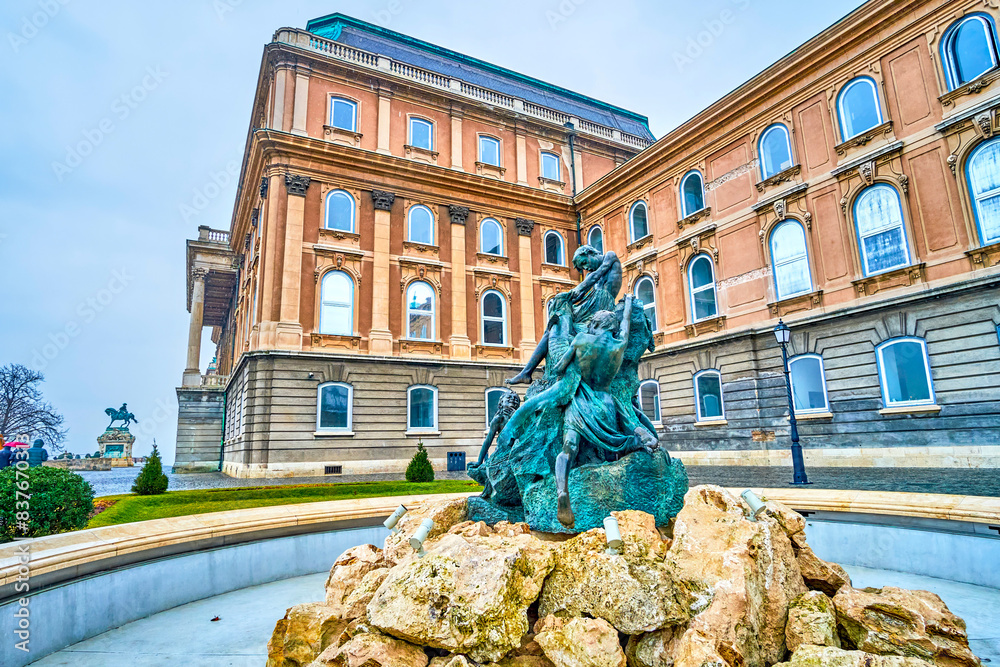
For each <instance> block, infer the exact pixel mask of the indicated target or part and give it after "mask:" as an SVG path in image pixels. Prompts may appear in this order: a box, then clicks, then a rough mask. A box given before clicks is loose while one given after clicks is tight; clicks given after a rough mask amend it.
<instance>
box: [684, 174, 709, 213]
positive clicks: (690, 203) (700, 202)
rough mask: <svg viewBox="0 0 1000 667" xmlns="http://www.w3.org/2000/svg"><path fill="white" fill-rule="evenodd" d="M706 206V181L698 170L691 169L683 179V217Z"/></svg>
mask: <svg viewBox="0 0 1000 667" xmlns="http://www.w3.org/2000/svg"><path fill="white" fill-rule="evenodd" d="M703 208H705V181H704V180H703V179H702V177H701V174H700V173H699V172H698V171H689V172H688V173H686V174H685V175H684V178H682V179H681V217H683V218H686V217H688V216H689V215H691V214H692V213H697V212H698V211H700V210H701V209H703Z"/></svg>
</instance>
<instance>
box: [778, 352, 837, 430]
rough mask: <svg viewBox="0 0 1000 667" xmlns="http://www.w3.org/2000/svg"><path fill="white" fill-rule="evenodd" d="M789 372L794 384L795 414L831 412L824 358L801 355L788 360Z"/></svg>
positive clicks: (793, 401)
mask: <svg viewBox="0 0 1000 667" xmlns="http://www.w3.org/2000/svg"><path fill="white" fill-rule="evenodd" d="M788 371H789V379H790V380H791V383H792V403H793V404H794V405H795V414H797V415H798V414H803V415H808V414H817V413H823V412H829V411H830V402H829V400H828V399H827V395H826V374H825V369H824V368H823V357H821V356H819V355H818V354H800V355H798V356H796V357H792V358H791V359H789V360H788Z"/></svg>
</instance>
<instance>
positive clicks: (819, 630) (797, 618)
mask: <svg viewBox="0 0 1000 667" xmlns="http://www.w3.org/2000/svg"><path fill="white" fill-rule="evenodd" d="M785 644H786V646H787V647H788V650H789V651H793V652H794V651H796V650H798V648H799V647H800V646H802V645H803V644H813V645H815V646H833V647H834V648H840V637H838V636H837V610H836V608H834V606H833V600H831V599H830V598H828V597H827V596H826V595H825V594H824V593H822V592H820V591H809V592H808V593H803V594H801V595H799V596H798V597H797V598H795V599H794V600H792V603H791V604H790V605H789V606H788V624H787V625H786V626H785Z"/></svg>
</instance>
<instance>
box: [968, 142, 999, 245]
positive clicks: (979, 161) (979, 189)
mask: <svg viewBox="0 0 1000 667" xmlns="http://www.w3.org/2000/svg"><path fill="white" fill-rule="evenodd" d="M965 171H966V177H967V178H968V181H969V192H970V193H971V195H972V201H973V208H974V209H975V213H976V225H977V227H978V228H979V242H980V244H981V245H989V244H991V243H996V242H997V241H1000V139H994V140H992V141H988V142H986V143H984V144H982V145H981V146H979V147H978V148H977V149H976V150H975V151H973V153H972V155H971V156H969V162H968V166H967V167H966V170H965Z"/></svg>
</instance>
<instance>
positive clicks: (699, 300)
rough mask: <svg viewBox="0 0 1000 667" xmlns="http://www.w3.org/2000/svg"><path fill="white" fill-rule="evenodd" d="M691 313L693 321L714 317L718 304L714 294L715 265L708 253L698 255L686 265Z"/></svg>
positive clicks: (717, 311) (717, 310)
mask: <svg viewBox="0 0 1000 667" xmlns="http://www.w3.org/2000/svg"><path fill="white" fill-rule="evenodd" d="M688 287H689V291H690V294H691V315H692V318H693V320H694V321H695V322H698V321H700V320H707V319H709V318H711V317H716V316H717V315H718V314H719V306H718V303H717V300H716V294H715V267H714V266H713V265H712V260H711V258H710V257H709V256H708V255H698V256H697V257H695V258H694V259H693V260H692V261H691V263H690V264H689V265H688Z"/></svg>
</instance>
